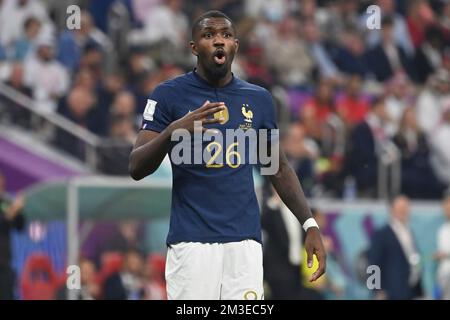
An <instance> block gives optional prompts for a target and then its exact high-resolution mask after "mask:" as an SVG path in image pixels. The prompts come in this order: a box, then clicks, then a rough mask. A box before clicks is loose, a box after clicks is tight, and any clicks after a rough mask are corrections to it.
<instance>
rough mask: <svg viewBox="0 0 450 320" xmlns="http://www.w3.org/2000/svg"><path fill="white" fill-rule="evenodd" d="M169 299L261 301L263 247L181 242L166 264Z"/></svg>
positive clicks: (172, 249)
mask: <svg viewBox="0 0 450 320" xmlns="http://www.w3.org/2000/svg"><path fill="white" fill-rule="evenodd" d="M166 282H167V298H168V299H169V300H262V299H264V292H263V261H262V247H261V244H260V243H258V242H257V241H254V240H243V241H240V242H229V243H199V242H181V243H177V244H173V245H170V246H169V248H168V252H167V262H166Z"/></svg>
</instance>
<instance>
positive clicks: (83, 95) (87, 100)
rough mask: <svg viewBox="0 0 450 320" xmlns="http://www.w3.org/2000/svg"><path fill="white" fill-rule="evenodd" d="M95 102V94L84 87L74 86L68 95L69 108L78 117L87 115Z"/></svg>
mask: <svg viewBox="0 0 450 320" xmlns="http://www.w3.org/2000/svg"><path fill="white" fill-rule="evenodd" d="M94 103H95V98H94V96H93V94H92V93H91V92H90V91H89V90H86V89H85V88H83V87H75V88H73V89H72V91H71V92H70V94H69V97H68V105H69V108H70V110H71V111H72V113H73V114H74V115H75V117H77V118H83V117H85V116H86V115H87V113H88V112H89V110H90V109H91V108H92V107H93V106H94Z"/></svg>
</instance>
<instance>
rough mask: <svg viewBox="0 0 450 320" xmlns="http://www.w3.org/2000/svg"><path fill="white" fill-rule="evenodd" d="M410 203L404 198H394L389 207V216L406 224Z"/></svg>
mask: <svg viewBox="0 0 450 320" xmlns="http://www.w3.org/2000/svg"><path fill="white" fill-rule="evenodd" d="M409 210H410V203H409V199H408V198H407V197H404V196H400V197H397V198H395V200H394V202H393V203H392V207H391V215H392V216H393V217H394V218H396V219H398V220H399V221H401V222H402V223H405V224H406V223H407V222H408V220H409Z"/></svg>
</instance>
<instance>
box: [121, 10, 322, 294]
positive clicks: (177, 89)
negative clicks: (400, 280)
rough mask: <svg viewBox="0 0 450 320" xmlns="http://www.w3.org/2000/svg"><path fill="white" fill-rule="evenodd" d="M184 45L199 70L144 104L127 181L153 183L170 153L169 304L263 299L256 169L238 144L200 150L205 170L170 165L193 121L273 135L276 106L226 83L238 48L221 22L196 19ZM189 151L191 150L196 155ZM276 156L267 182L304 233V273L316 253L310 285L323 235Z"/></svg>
mask: <svg viewBox="0 0 450 320" xmlns="http://www.w3.org/2000/svg"><path fill="white" fill-rule="evenodd" d="M190 46H191V50H192V53H193V54H194V55H195V56H196V57H197V66H196V68H195V69H194V70H193V71H191V72H189V73H187V74H185V75H182V76H180V77H177V78H175V79H173V80H169V81H166V82H164V83H162V84H160V85H159V86H158V87H157V88H156V89H155V90H154V91H153V93H152V94H151V97H150V99H149V100H148V103H147V106H146V108H145V111H144V114H143V116H144V120H143V124H142V130H140V132H139V135H138V138H137V140H136V143H135V146H134V148H133V151H132V152H131V154H130V174H131V176H132V177H133V178H134V179H135V180H140V179H142V178H144V177H146V176H148V175H150V174H152V173H153V172H155V170H156V169H157V168H158V167H159V165H160V164H161V162H162V160H163V159H164V157H165V156H166V154H167V153H169V155H170V159H171V161H172V169H173V190H172V209H171V218H170V229H169V234H168V236H167V241H166V242H167V245H168V252H167V265H166V280H167V295H168V298H169V299H210V300H212V299H214V300H215V299H263V298H264V292H263V268H262V265H263V264H262V245H261V224H260V215H259V207H258V203H257V199H256V195H255V191H254V185H253V175H252V168H253V165H252V164H250V163H247V164H246V163H242V162H240V160H241V157H240V156H238V155H236V153H233V152H232V151H230V150H232V149H233V148H234V147H235V146H236V143H230V142H229V141H227V142H225V143H224V145H220V143H219V142H216V141H212V142H210V143H209V144H208V145H206V143H207V142H205V145H206V146H203V150H205V151H206V152H209V153H211V156H212V157H211V158H210V160H208V161H203V162H202V164H190V163H181V164H180V163H179V162H176V163H175V162H174V159H173V158H174V155H173V154H172V153H171V151H172V150H173V148H174V146H175V143H174V141H171V137H172V134H174V133H176V132H177V131H178V132H180V130H183V129H184V131H186V130H187V131H189V132H190V133H193V136H194V137H195V132H198V130H197V129H196V126H195V124H194V122H197V121H201V124H202V126H201V127H200V132H202V131H205V130H206V129H207V128H208V129H215V130H218V131H220V132H225V130H228V129H239V128H241V129H243V130H248V129H254V130H261V129H267V130H274V129H277V125H276V117H275V106H274V103H273V101H272V97H271V95H270V93H269V92H268V91H267V90H265V89H263V88H261V87H258V86H256V85H252V84H250V83H247V82H245V81H243V80H240V79H238V78H236V77H235V76H234V75H233V74H232V72H231V64H232V62H233V58H234V56H235V54H236V52H237V50H238V47H239V41H238V39H237V38H236V31H235V27H234V25H233V22H232V21H231V20H230V18H228V17H227V16H226V15H225V14H223V13H221V12H219V11H209V12H207V13H205V14H203V15H202V16H200V17H199V18H198V19H197V20H196V21H195V22H194V24H193V27H192V41H191V42H190ZM196 130H197V131H196ZM268 140H269V142H270V139H268ZM195 143H196V142H195V141H194V142H193V143H191V142H189V143H188V145H190V146H191V147H192V149H195V146H194V145H195ZM227 143H228V144H227ZM225 144H227V145H225ZM230 147H231V148H230ZM224 154H225V156H224ZM278 154H279V159H278V158H277V160H278V161H279V167H278V170H277V171H276V172H275V173H274V174H272V175H270V181H271V183H272V185H273V186H274V188H275V190H276V191H277V192H278V194H279V195H280V197H281V199H282V200H283V202H284V203H285V204H286V205H287V206H288V208H289V209H290V210H291V211H292V213H293V214H294V215H295V216H296V218H297V219H298V221H299V222H300V223H301V224H302V226H303V229H305V230H306V240H305V248H306V251H307V256H308V264H312V257H313V254H315V255H316V257H317V259H318V261H319V267H318V269H317V270H316V271H315V272H314V273H313V274H312V276H311V279H310V281H315V280H317V279H318V278H319V277H320V276H321V275H322V274H323V273H324V272H325V265H326V256H325V251H324V248H323V244H322V240H321V236H320V232H319V229H318V226H317V223H315V221H314V219H313V218H312V215H311V212H310V209H309V207H308V204H307V201H306V199H305V196H304V194H303V191H302V189H301V186H300V183H299V180H298V178H297V176H296V174H295V173H294V171H293V170H292V168H291V167H290V166H289V164H288V162H287V160H286V157H285V156H284V154H283V152H282V151H281V150H279V153H278ZM219 155H222V156H224V159H225V161H223V162H224V163H220V162H219V163H217V161H211V159H212V160H217V158H218V157H219ZM183 156H185V155H183ZM230 158H233V159H234V161H233V162H232V161H231V160H230Z"/></svg>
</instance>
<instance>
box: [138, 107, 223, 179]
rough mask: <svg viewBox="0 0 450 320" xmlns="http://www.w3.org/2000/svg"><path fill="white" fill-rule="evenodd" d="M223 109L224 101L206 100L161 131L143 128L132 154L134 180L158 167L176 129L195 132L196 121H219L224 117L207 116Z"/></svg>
mask: <svg viewBox="0 0 450 320" xmlns="http://www.w3.org/2000/svg"><path fill="white" fill-rule="evenodd" d="M223 109H224V103H223V102H209V101H206V102H205V103H204V104H203V106H201V107H200V108H198V109H197V110H195V111H193V112H190V113H188V114H186V115H185V116H184V117H182V118H180V119H178V120H175V121H173V122H172V123H170V124H169V125H168V126H167V127H166V128H165V129H164V130H162V131H161V132H156V131H152V130H141V131H140V132H139V134H138V137H137V139H136V143H135V145H134V147H133V150H132V151H131V154H130V162H129V171H130V175H131V177H132V178H133V179H134V180H141V179H143V178H145V177H146V176H148V175H150V174H152V173H154V172H155V171H156V169H158V167H159V166H160V164H161V162H162V161H163V160H164V157H165V156H166V154H167V152H168V150H169V147H170V137H171V135H172V133H173V132H174V131H175V130H177V129H186V130H188V131H189V132H193V131H194V121H201V122H202V125H204V124H212V123H217V122H219V121H221V120H222V119H220V118H214V119H207V117H208V116H209V115H212V114H214V113H216V112H218V111H221V110H223ZM202 130H206V128H203V127H202Z"/></svg>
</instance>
